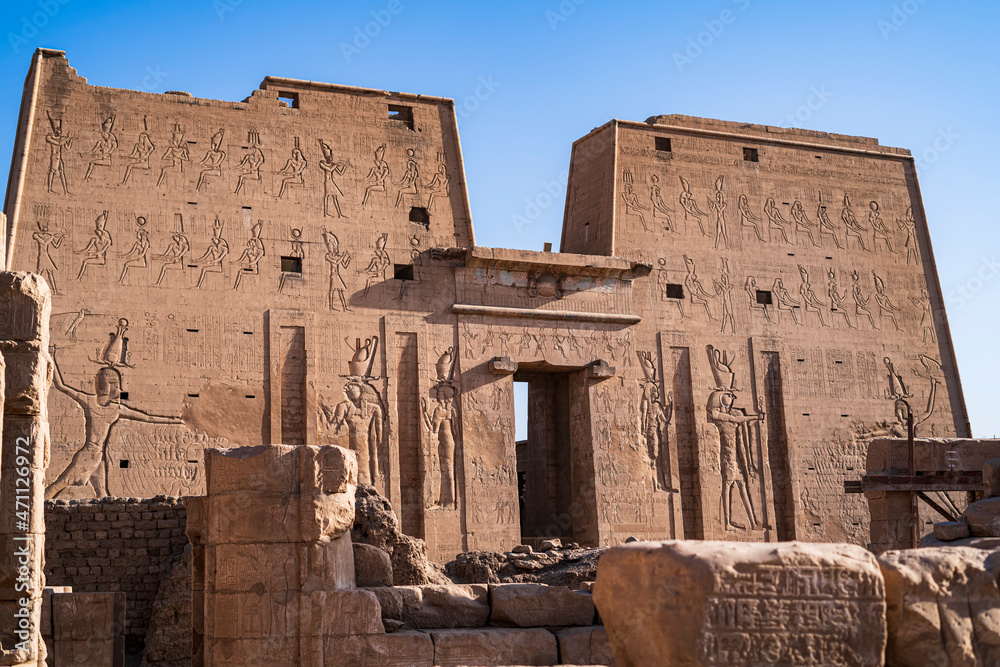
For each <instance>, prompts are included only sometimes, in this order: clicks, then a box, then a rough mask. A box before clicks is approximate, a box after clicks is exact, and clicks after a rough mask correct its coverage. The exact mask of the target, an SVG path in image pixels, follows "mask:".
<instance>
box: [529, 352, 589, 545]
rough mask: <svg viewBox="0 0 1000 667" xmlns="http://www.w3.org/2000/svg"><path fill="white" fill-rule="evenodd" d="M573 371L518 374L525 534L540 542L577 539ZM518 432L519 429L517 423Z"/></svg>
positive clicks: (534, 542)
mask: <svg viewBox="0 0 1000 667" xmlns="http://www.w3.org/2000/svg"><path fill="white" fill-rule="evenodd" d="M572 375H573V374H572V373H571V372H565V371H539V370H523V371H522V370H519V371H518V372H517V373H515V375H514V383H515V391H514V395H515V403H516V402H517V397H518V394H519V393H520V394H521V397H522V400H523V399H524V395H525V394H526V403H527V409H526V410H525V409H524V407H523V405H522V407H521V408H520V409H516V412H518V413H521V414H516V416H515V421H517V420H518V419H520V420H522V421H525V422H526V423H525V426H526V428H521V429H520V431H521V433H522V438H518V442H517V480H518V496H519V508H520V519H521V540H522V542H523V543H524V544H530V545H531V546H533V547H536V548H537V547H538V546H539V544H540V543H541V542H542V541H543V540H547V539H552V538H559V539H561V540H562V541H563V543H564V544H566V543H569V542H573V541H576V540H574V539H573V532H574V530H573V520H574V512H573V511H572V507H573V486H574V485H573V466H572V451H573V442H572V433H571V431H572V429H571V416H572V413H573V407H572V405H571V401H570V386H571V379H572ZM515 432H517V429H516V428H515Z"/></svg>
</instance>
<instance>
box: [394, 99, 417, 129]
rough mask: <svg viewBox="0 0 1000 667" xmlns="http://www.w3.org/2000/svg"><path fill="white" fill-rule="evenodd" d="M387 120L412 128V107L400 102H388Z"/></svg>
mask: <svg viewBox="0 0 1000 667" xmlns="http://www.w3.org/2000/svg"><path fill="white" fill-rule="evenodd" d="M389 120H394V121H396V122H398V123H401V124H403V125H405V126H406V127H408V128H410V129H411V130H412V129H413V107H407V106H403V105H401V104H390V105H389Z"/></svg>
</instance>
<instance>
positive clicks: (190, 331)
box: [188, 329, 198, 333]
mask: <svg viewBox="0 0 1000 667" xmlns="http://www.w3.org/2000/svg"><path fill="white" fill-rule="evenodd" d="M188 333H198V330H197V329H188Z"/></svg>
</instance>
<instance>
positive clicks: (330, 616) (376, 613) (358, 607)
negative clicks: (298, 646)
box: [304, 590, 385, 637]
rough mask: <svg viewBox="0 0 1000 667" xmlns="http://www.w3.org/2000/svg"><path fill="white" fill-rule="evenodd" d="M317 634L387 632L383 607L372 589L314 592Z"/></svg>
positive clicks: (313, 624) (313, 625)
mask: <svg viewBox="0 0 1000 667" xmlns="http://www.w3.org/2000/svg"><path fill="white" fill-rule="evenodd" d="M311 605H312V607H311V613H312V619H311V620H310V622H309V623H307V624H304V625H306V626H307V627H308V628H309V631H310V632H311V633H313V635H314V636H320V637H331V636H335V635H336V636H345V635H371V634H385V627H384V626H383V625H382V608H381V606H380V605H379V601H378V598H377V597H375V594H374V593H372V592H371V591H366V590H354V591H317V592H315V593H313V594H312V595H311Z"/></svg>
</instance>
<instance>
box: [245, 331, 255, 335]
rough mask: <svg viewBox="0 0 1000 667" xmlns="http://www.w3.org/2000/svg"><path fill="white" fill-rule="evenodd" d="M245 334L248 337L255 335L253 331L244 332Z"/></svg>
mask: <svg viewBox="0 0 1000 667" xmlns="http://www.w3.org/2000/svg"><path fill="white" fill-rule="evenodd" d="M243 333H244V334H245V335H247V336H252V335H253V332H252V331H244V332H243Z"/></svg>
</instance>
